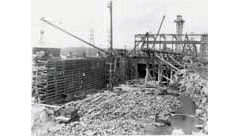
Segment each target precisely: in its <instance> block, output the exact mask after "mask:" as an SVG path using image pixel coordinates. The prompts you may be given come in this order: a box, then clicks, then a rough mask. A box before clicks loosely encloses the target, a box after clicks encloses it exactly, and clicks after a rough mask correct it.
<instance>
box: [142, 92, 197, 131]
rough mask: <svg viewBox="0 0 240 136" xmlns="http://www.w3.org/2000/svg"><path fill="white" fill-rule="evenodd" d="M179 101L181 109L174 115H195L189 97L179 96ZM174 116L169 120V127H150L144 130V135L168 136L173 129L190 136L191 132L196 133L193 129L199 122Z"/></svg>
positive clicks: (194, 119) (194, 107) (192, 103)
mask: <svg viewBox="0 0 240 136" xmlns="http://www.w3.org/2000/svg"><path fill="white" fill-rule="evenodd" d="M179 99H180V101H181V102H182V108H181V109H179V110H178V111H177V112H176V114H184V115H190V116H191V115H195V111H196V105H195V104H194V102H193V101H192V100H191V98H190V97H189V96H181V97H180V98H179ZM184 115H175V116H174V117H172V119H171V126H163V127H155V126H151V127H149V128H146V134H149V135H170V134H172V132H173V130H174V129H181V130H182V131H183V132H184V134H192V132H193V131H194V132H197V131H198V130H197V129H196V128H195V127H194V126H195V125H196V124H199V123H200V121H199V120H197V119H196V118H194V117H190V116H184Z"/></svg>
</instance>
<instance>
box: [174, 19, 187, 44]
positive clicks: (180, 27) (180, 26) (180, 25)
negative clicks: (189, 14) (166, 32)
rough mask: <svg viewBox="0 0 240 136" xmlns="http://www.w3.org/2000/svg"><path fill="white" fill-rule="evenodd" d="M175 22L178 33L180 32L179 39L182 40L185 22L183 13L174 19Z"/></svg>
mask: <svg viewBox="0 0 240 136" xmlns="http://www.w3.org/2000/svg"><path fill="white" fill-rule="evenodd" d="M174 22H175V23H176V34H178V38H179V39H178V40H182V36H181V35H182V33H183V24H184V22H185V21H184V20H183V19H182V16H181V15H177V19H176V20H174Z"/></svg>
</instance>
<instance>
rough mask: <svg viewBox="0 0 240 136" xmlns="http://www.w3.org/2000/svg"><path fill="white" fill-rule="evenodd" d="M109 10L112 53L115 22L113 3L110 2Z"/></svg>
mask: <svg viewBox="0 0 240 136" xmlns="http://www.w3.org/2000/svg"><path fill="white" fill-rule="evenodd" d="M108 8H109V10H110V51H111V52H112V50H113V21H112V1H109V4H108Z"/></svg>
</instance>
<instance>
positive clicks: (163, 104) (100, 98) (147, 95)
mask: <svg viewBox="0 0 240 136" xmlns="http://www.w3.org/2000/svg"><path fill="white" fill-rule="evenodd" d="M69 107H71V108H69ZM64 108H65V109H66V108H69V109H71V110H75V109H77V110H78V115H79V120H78V121H76V122H71V123H69V124H66V125H64V126H63V127H62V128H61V129H58V130H56V131H54V132H49V135H62V136H63V135H106V134H108V135H116V134H117V135H124V134H128V135H130V134H144V129H143V128H144V127H145V126H147V125H153V123H154V122H155V117H156V114H158V115H159V118H160V119H163V120H167V119H168V116H165V115H167V114H169V113H170V112H174V111H176V110H178V108H180V101H178V100H177V98H176V97H174V96H171V95H164V96H162V95H154V94H153V93H152V92H149V91H146V90H135V91H131V92H124V93H114V92H109V91H105V92H103V93H98V94H95V95H93V96H90V97H88V98H86V99H84V100H82V101H78V102H74V103H70V104H67V105H66V106H63V107H62V109H61V110H63V109H64Z"/></svg>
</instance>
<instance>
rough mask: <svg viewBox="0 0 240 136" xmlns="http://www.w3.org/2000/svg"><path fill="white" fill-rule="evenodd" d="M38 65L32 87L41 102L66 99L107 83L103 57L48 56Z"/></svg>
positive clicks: (82, 94) (58, 101)
mask: <svg viewBox="0 0 240 136" xmlns="http://www.w3.org/2000/svg"><path fill="white" fill-rule="evenodd" d="M35 65H37V66H36V67H35V68H37V69H35V70H33V72H35V74H33V75H34V76H33V79H34V81H33V88H35V89H37V93H38V96H39V98H40V101H41V103H48V104H55V103H56V104H57V103H63V102H66V101H70V100H72V99H73V98H74V97H80V96H84V95H85V94H88V93H89V92H88V91H89V90H91V89H101V88H104V87H105V85H106V83H105V71H104V70H105V62H104V61H103V60H101V59H71V60H61V59H57V60H46V61H36V63H35ZM36 73H37V74H36Z"/></svg>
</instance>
